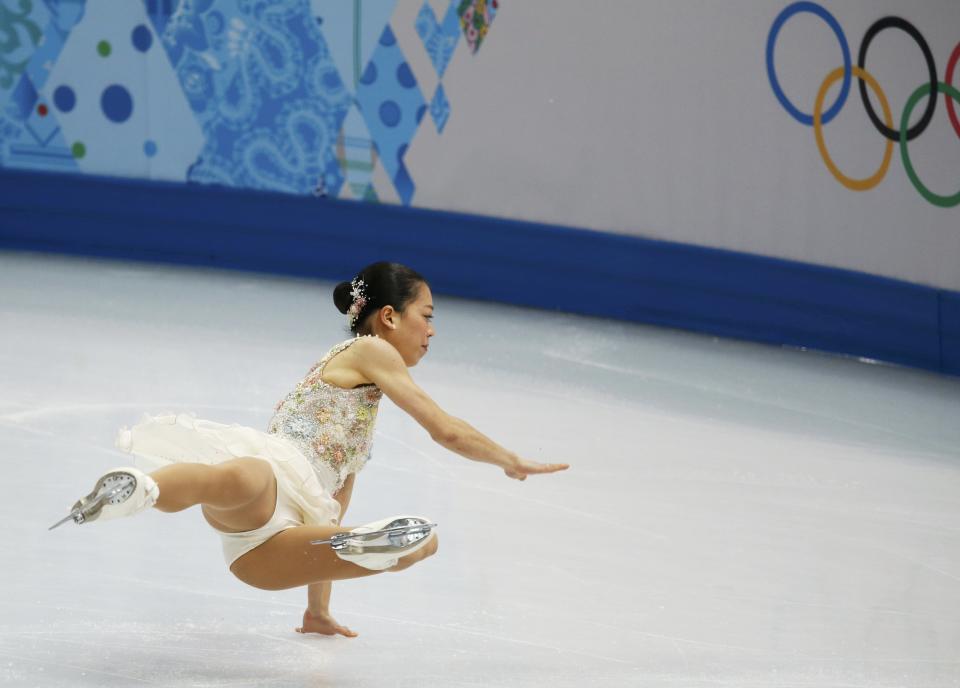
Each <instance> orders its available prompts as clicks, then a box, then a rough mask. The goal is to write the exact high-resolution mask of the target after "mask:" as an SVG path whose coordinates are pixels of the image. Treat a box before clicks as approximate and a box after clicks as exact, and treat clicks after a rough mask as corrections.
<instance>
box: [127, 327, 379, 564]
mask: <svg viewBox="0 0 960 688" xmlns="http://www.w3.org/2000/svg"><path fill="white" fill-rule="evenodd" d="M356 341H357V339H356V338H354V339H349V340H347V341H345V342H342V343H340V344H338V345H337V346H335V347H333V348H332V349H331V350H330V351H329V352H328V353H327V354H326V356H324V357H323V358H322V359H321V360H320V361H319V362H318V363H317V364H316V365H314V366H313V367H312V368H311V369H310V370H309V371H308V373H307V375H306V377H304V379H303V380H301V381H300V382H299V383H298V384H297V386H296V387H295V388H294V389H293V390H292V391H291V392H290V393H289V394H288V395H287V396H286V397H284V398H283V399H282V400H281V401H280V403H279V404H277V408H276V411H275V413H274V416H273V418H272V419H271V420H270V423H269V425H268V429H269V432H262V431H260V430H255V429H254V428H249V427H245V426H241V425H224V424H222V423H215V422H212V421H208V420H202V419H198V418H196V417H195V416H193V415H192V414H183V413H181V414H165V415H157V416H150V415H145V416H144V417H143V418H142V419H141V421H140V422H139V423H137V424H136V425H135V426H134V427H133V428H130V429H129V430H128V429H126V428H124V429H123V430H121V431H120V433H119V435H118V436H117V441H116V444H117V446H118V447H119V448H120V449H123V450H124V451H127V452H130V453H131V454H134V455H135V456H136V457H137V465H138V466H139V467H140V468H141V469H142V470H145V471H152V470H156V469H157V468H160V467H162V466H165V465H169V464H173V463H178V462H182V463H205V464H215V463H220V462H222V461H228V460H230V459H234V458H240V457H254V458H258V459H264V460H266V461H268V462H269V463H270V465H271V467H272V468H273V472H274V475H276V478H277V506H276V510H275V511H274V514H273V517H272V518H271V519H270V521H269V522H267V523H266V524H265V525H264V526H263V527H261V528H258V529H257V530H253V531H248V532H245V533H223V532H220V531H218V533H219V534H220V537H221V540H222V541H223V554H224V558H225V559H226V561H227V564H228V565H229V564H232V563H233V562H234V561H236V560H237V559H239V558H240V557H241V556H243V555H244V554H246V553H247V552H249V551H250V550H252V549H253V548H255V547H257V546H258V545H260V544H262V543H263V542H266V541H267V540H268V539H270V538H271V537H273V536H274V535H276V534H277V533H279V532H281V531H282V530H285V529H287V528H294V527H296V526H299V525H336V524H337V522H338V517H339V514H340V504H339V503H338V502H337V501H336V500H335V499H334V498H333V495H335V494H336V493H337V492H338V491H339V490H340V488H341V487H342V486H343V483H344V481H345V480H346V479H347V476H349V475H350V474H351V473H356V472H357V471H359V470H360V469H361V468H363V466H364V464H365V463H366V462H367V460H368V459H369V457H370V448H371V445H372V442H373V428H374V421H375V420H376V417H377V409H378V405H379V403H380V399H381V397H382V396H383V393H382V392H381V391H380V389H379V388H377V387H376V386H375V385H362V386H360V387H356V388H353V389H343V388H341V387H335V386H333V385H329V384H327V383H326V382H324V381H323V379H322V376H323V369H324V368H325V367H326V365H327V363H328V362H329V361H330V359H332V358H333V357H334V356H336V355H337V354H338V353H340V352H341V351H343V350H345V349H346V348H348V347H349V346H351V345H352V344H353V343H354V342H356Z"/></svg>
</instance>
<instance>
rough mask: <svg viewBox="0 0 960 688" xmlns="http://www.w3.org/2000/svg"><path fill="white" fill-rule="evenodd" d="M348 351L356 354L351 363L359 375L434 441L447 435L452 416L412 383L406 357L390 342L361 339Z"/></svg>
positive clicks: (367, 338)
mask: <svg viewBox="0 0 960 688" xmlns="http://www.w3.org/2000/svg"><path fill="white" fill-rule="evenodd" d="M349 350H356V352H355V357H354V358H353V360H352V361H351V363H352V365H353V366H354V367H355V369H356V370H357V372H358V373H360V374H361V375H363V377H364V378H366V379H368V380H370V382H372V383H373V384H375V385H376V386H377V387H379V388H380V390H381V391H382V392H383V393H384V394H386V395H387V397H389V398H390V400H391V401H392V402H393V403H395V404H396V405H397V406H399V407H400V408H401V409H403V410H404V411H406V412H407V413H408V414H410V415H411V416H412V417H413V419H414V420H416V421H417V422H418V423H419V424H420V425H422V426H423V427H424V428H425V429H426V430H427V432H429V433H430V434H431V436H433V437H434V438H435V439H436V438H437V437H438V436H439V435H443V434H444V432H445V431H446V429H447V428H448V427H449V421H450V416H449V415H447V413H446V412H444V411H443V410H442V409H441V408H440V407H439V406H438V405H437V403H436V402H435V401H434V400H433V399H431V398H430V395H428V394H427V393H426V392H425V391H424V390H423V389H422V388H421V387H420V386H419V385H417V383H416V382H414V381H413V378H412V377H410V371H409V370H408V369H407V364H406V363H405V362H404V360H403V357H402V356H401V355H400V353H399V352H398V351H397V350H396V349H395V348H394V346H393V345H392V344H390V342H388V341H386V340H384V339H380V338H379V337H360V338H359V341H357V342H356V343H355V344H353V345H352V346H351V347H350V349H349Z"/></svg>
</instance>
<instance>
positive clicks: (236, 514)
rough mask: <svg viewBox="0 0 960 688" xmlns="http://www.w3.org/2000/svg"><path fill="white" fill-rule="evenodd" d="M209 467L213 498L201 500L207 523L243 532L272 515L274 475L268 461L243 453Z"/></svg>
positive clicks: (259, 525) (253, 528) (227, 530)
mask: <svg viewBox="0 0 960 688" xmlns="http://www.w3.org/2000/svg"><path fill="white" fill-rule="evenodd" d="M211 468H212V469H214V474H213V477H212V479H211V480H210V482H211V486H210V488H209V489H210V490H211V491H212V492H213V493H214V494H215V496H216V499H211V500H210V501H205V502H204V504H203V516H204V518H206V520H207V523H209V524H210V525H211V526H213V527H214V528H215V529H217V530H220V531H223V532H225V533H244V532H247V531H249V530H256V529H257V528H261V527H263V526H264V525H266V524H267V522H269V521H270V519H271V518H273V514H274V511H276V508H277V478H276V476H275V475H274V473H273V467H272V466H271V465H270V463H269V462H268V461H265V460H263V459H257V458H253V457H243V458H238V459H232V460H230V461H224V462H223V463H220V464H216V465H214V466H212V467H211ZM211 501H212V502H213V503H212V504H211V503H210V502H211ZM215 505H216V506H215Z"/></svg>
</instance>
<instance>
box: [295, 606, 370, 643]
mask: <svg viewBox="0 0 960 688" xmlns="http://www.w3.org/2000/svg"><path fill="white" fill-rule="evenodd" d="M294 630H296V631H297V633H320V634H321V635H342V636H346V637H347V638H356V637H357V634H356V633H354V632H353V631H351V630H350V629H349V628H347V627H346V626H341V625H340V624H338V623H337V620H336V619H334V618H333V617H332V616H330V614H311V613H310V610H309V609H308V610H307V611H305V612H304V613H303V626H300V628H297V629H294Z"/></svg>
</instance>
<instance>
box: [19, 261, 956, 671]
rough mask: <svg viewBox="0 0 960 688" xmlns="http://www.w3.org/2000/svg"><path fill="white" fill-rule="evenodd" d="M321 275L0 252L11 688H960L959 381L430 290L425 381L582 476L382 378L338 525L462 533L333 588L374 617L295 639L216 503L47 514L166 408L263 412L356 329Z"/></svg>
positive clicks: (479, 420)
mask: <svg viewBox="0 0 960 688" xmlns="http://www.w3.org/2000/svg"><path fill="white" fill-rule="evenodd" d="M359 267H361V266H344V268H345V273H344V277H345V278H349V277H350V276H351V275H350V274H348V273H349V271H350V270H353V269H358V268H359ZM413 267H416V266H413ZM427 277H428V278H429V275H427ZM331 288H332V285H331V284H328V283H323V282H312V281H308V280H297V279H284V278H278V277H268V276H260V275H253V274H244V273H232V272H225V271H223V272H221V271H212V270H193V269H186V268H170V267H160V266H153V265H141V264H134V263H119V262H109V261H99V260H92V259H73V258H63V257H50V256H38V255H33V254H26V253H22V254H21V253H0V332H2V346H0V456H2V459H0V485H2V487H3V490H4V494H3V498H2V499H0V519H2V524H3V535H2V542H3V554H2V569H0V570H2V574H0V575H2V582H3V584H2V587H0V685H3V686H31V687H32V686H57V687H58V688H59V687H64V686H140V685H147V686H218V687H227V686H231V687H233V686H278V687H281V686H313V687H316V688H327V687H329V688H333V687H336V688H348V687H353V688H361V687H364V688H365V687H377V688H380V687H384V686H387V687H389V686H403V687H410V688H414V687H420V686H443V687H445V688H446V687H457V686H476V687H478V688H480V687H482V688H486V687H490V686H516V687H519V688H533V687H541V686H542V687H544V688H565V687H570V688H574V687H577V688H580V687H582V686H609V687H611V688H622V687H624V686H650V687H657V686H670V687H674V686H755V687H757V688H775V687H780V688H786V687H791V688H792V687H797V688H799V687H809V686H836V687H851V688H852V687H863V688H867V687H869V688H877V687H886V686H923V687H924V688H935V687H940V686H958V685H960V380H958V379H956V378H946V377H941V376H938V375H934V374H931V373H926V372H920V371H916V370H908V369H902V368H896V367H891V366H885V365H875V364H869V363H866V362H861V361H856V360H851V359H843V358H837V357H831V356H825V355H821V354H817V353H812V352H801V351H793V350H785V349H779V348H775V347H768V346H760V345H754V344H749V343H742V342H733V341H727V340H718V339H715V338H711V337H709V336H703V335H697V334H691V333H685V332H678V331H671V330H664V329H658V328H652V327H645V326H639V325H633V324H626V323H619V322H612V321H604V320H597V319H592V318H586V317H579V316H573V315H566V314H559V313H547V312H541V311H535V310H527V309H521V308H514V307H507V306H497V305H491V304H481V303H474V302H468V301H463V300H459V299H453V298H449V297H444V296H442V295H439V296H437V297H436V298H435V302H436V305H437V313H436V315H437V317H436V321H435V324H436V327H437V331H438V334H437V336H436V337H435V338H434V340H433V345H432V346H431V352H430V354H429V355H428V356H427V358H425V359H424V361H423V362H422V363H421V364H420V365H419V366H417V367H416V368H415V369H413V371H412V373H413V376H414V379H416V380H417V381H418V383H419V384H420V385H421V386H423V387H424V388H425V389H426V390H427V391H428V392H429V393H430V394H431V395H432V396H433V397H434V398H435V399H436V400H437V401H438V402H439V403H440V405H441V406H443V407H444V408H445V409H446V410H447V411H448V412H450V413H452V414H453V415H456V416H458V417H461V418H464V419H466V420H467V421H469V422H470V423H471V424H473V425H474V426H476V427H478V428H479V429H480V430H482V431H484V432H485V433H487V434H489V435H490V436H491V437H493V438H494V439H495V440H497V441H498V442H500V443H501V444H503V445H505V446H507V447H509V448H511V449H514V450H515V451H517V452H519V453H521V454H523V455H525V456H526V457H528V458H531V459H534V460H540V461H548V462H554V461H563V462H569V463H570V464H571V465H572V468H571V469H570V470H569V471H567V472H565V473H560V474H556V475H549V476H539V477H537V476H534V477H531V478H530V479H528V480H527V481H526V482H523V483H520V482H516V481H513V480H510V479H508V478H507V477H505V476H504V475H503V473H502V472H501V471H499V470H498V469H496V468H494V467H492V466H489V465H485V464H479V463H474V462H471V461H467V460H464V459H461V458H460V457H458V456H456V455H454V454H451V453H449V452H447V451H446V450H444V449H443V448H441V447H440V446H438V445H435V444H433V443H432V442H431V440H430V437H429V436H428V435H427V433H426V432H425V431H423V430H422V429H421V428H420V427H419V426H418V425H416V424H415V423H414V422H413V421H412V420H411V419H410V418H408V417H407V416H405V415H404V414H403V413H402V412H401V411H399V409H397V408H396V407H395V406H394V405H393V404H392V403H391V402H389V401H388V400H387V399H386V398H385V399H384V401H383V402H382V404H381V413H380V418H379V421H378V427H377V433H376V442H375V446H374V450H373V460H372V461H371V463H370V464H369V465H368V466H367V467H366V469H365V470H364V471H363V472H362V473H361V474H360V476H359V477H358V480H357V487H356V490H355V492H354V497H353V503H352V505H351V507H350V509H349V511H348V513H347V516H346V518H345V523H347V524H360V523H364V522H366V521H370V520H373V519H375V518H379V517H382V516H387V515H390V514H394V513H422V514H426V515H429V516H430V517H432V518H433V519H435V520H436V521H437V522H438V523H439V524H440V529H439V533H440V542H441V546H440V551H439V553H438V554H437V556H436V557H433V558H432V559H430V560H428V561H426V562H424V563H423V564H421V565H418V566H416V567H414V568H412V569H410V570H409V571H405V572H402V573H398V574H384V575H380V576H375V577H371V578H366V579H359V580H354V581H346V582H342V583H337V584H335V585H334V590H333V601H332V605H331V609H332V611H333V613H334V615H335V616H337V618H338V619H339V620H340V621H342V622H344V623H346V624H347V625H349V626H351V627H352V628H353V629H354V630H356V631H357V632H359V634H360V637H359V638H356V639H345V638H327V637H321V636H305V635H301V634H297V633H295V632H294V628H295V627H296V626H298V625H299V624H300V620H301V615H302V612H303V609H304V607H305V601H306V595H305V591H304V590H290V591H285V592H264V591H260V590H256V589H254V588H250V587H246V586H245V585H243V584H242V583H240V582H239V581H237V580H236V579H234V578H233V577H232V576H231V574H230V573H229V571H228V570H227V568H226V566H225V564H224V562H223V560H222V557H221V553H220V549H219V542H218V538H217V536H216V535H215V533H214V532H213V531H212V530H211V529H210V528H209V527H208V526H207V525H206V524H205V523H204V522H203V519H202V517H201V515H200V514H199V512H198V511H197V510H189V511H186V512H182V513H179V514H174V515H165V514H161V513H159V512H151V513H146V514H143V515H140V516H137V517H136V518H131V519H126V520H123V521H114V522H109V523H103V524H96V523H95V524H90V525H85V526H80V527H78V526H75V525H74V524H72V523H68V524H67V525H65V526H63V527H61V528H59V529H57V530H54V531H52V532H48V531H47V528H48V526H50V525H51V524H53V523H54V522H55V521H57V520H58V519H60V518H61V517H63V516H65V515H66V514H67V512H68V511H69V508H70V506H71V505H72V504H73V502H74V501H75V500H76V499H77V498H79V497H80V496H82V495H83V494H86V493H87V492H88V491H89V489H90V488H91V487H92V485H93V482H94V480H95V479H96V478H97V477H99V475H100V474H101V473H102V472H103V470H104V469H107V468H110V467H113V466H116V465H124V464H129V463H130V458H129V457H127V456H126V455H123V454H121V453H120V452H119V451H117V450H115V449H114V448H113V439H114V436H115V434H116V431H117V430H118V429H119V428H120V427H121V426H124V425H132V424H133V423H135V422H136V421H137V420H138V419H139V417H140V415H141V414H142V413H144V412H163V411H189V412H194V413H196V414H197V415H198V416H199V417H202V418H209V419H211V420H216V421H220V422H225V423H238V424H242V425H250V426H253V427H257V428H261V429H263V428H265V425H266V423H267V420H268V419H269V417H270V415H271V413H272V409H273V406H274V404H275V403H276V402H277V401H278V400H279V399H280V398H281V397H282V396H283V395H284V394H285V393H286V392H287V391H288V390H289V389H290V388H291V387H292V385H294V384H295V383H296V381H297V380H299V379H300V378H301V377H302V375H303V374H304V373H305V372H306V371H307V369H308V368H310V366H311V365H312V363H313V362H314V361H316V360H317V359H319V358H320V357H321V356H322V355H323V353H324V352H326V351H327V349H328V348H329V347H330V346H332V345H333V344H335V343H336V342H338V341H341V340H342V339H345V338H347V336H348V334H347V332H346V323H345V318H344V317H343V316H341V315H340V314H339V313H337V311H336V309H335V308H334V307H333V304H332V299H331V296H330V292H331Z"/></svg>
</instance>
